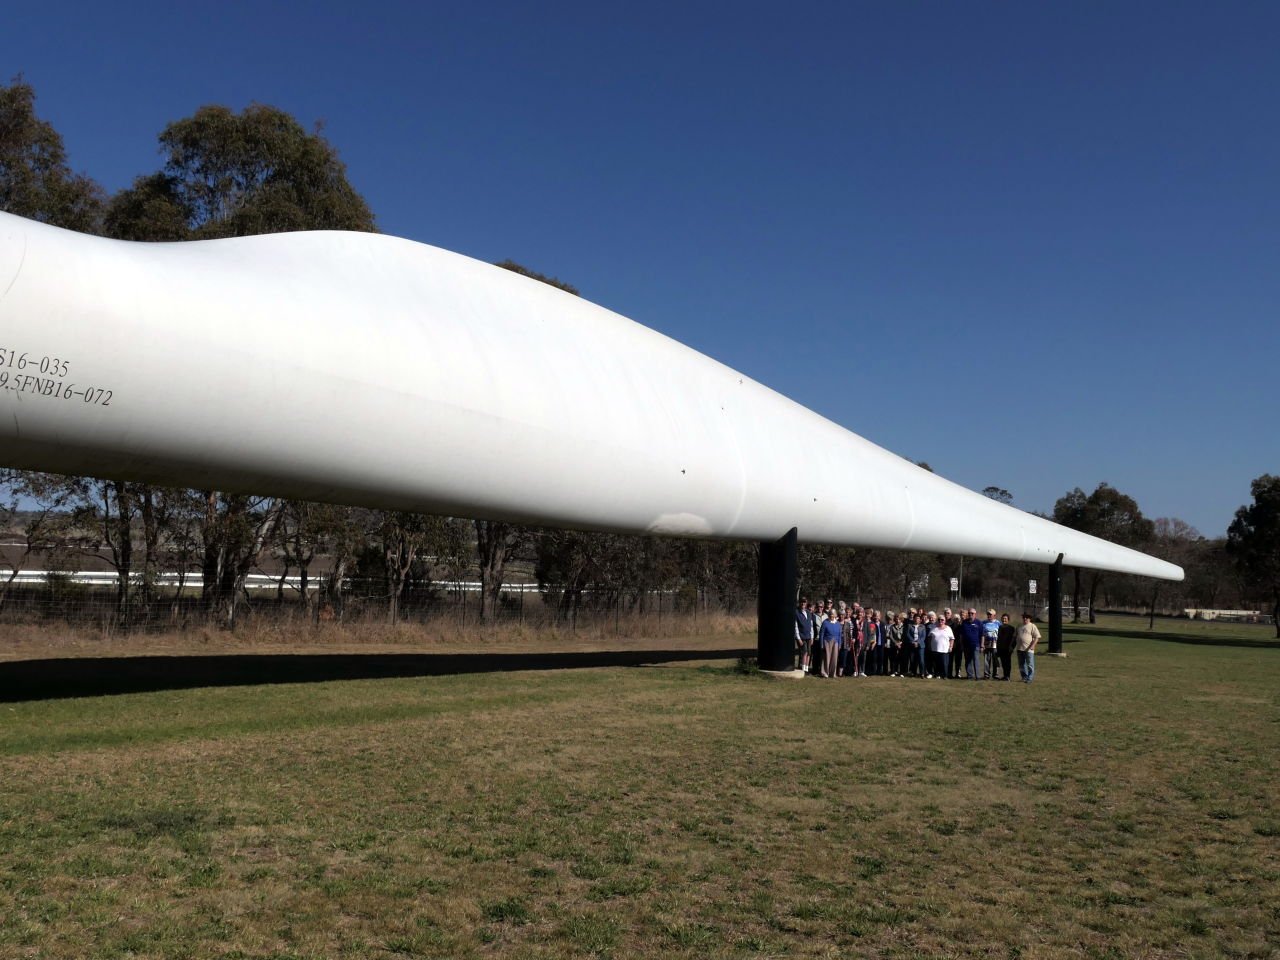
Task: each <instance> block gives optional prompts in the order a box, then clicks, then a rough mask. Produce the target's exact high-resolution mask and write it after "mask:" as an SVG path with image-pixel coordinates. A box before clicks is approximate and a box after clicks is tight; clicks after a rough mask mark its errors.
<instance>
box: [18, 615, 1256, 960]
mask: <svg viewBox="0 0 1280 960" xmlns="http://www.w3.org/2000/svg"><path fill="white" fill-rule="evenodd" d="M736 640H737V638H729V640H728V642H736ZM721 641H722V642H724V641H725V638H721ZM1069 649H1070V652H1071V656H1070V657H1069V658H1068V659H1067V660H1065V661H1051V660H1047V659H1046V660H1042V662H1041V665H1040V676H1039V678H1038V680H1037V682H1036V683H1035V684H1033V685H1031V686H1030V687H1026V686H1023V685H1022V684H1017V683H1011V684H994V683H993V684H968V683H943V682H920V681H908V680H891V679H883V680H881V679H873V680H858V681H854V680H847V681H843V682H837V683H832V684H828V683H825V682H821V683H820V682H817V681H805V682H803V683H775V682H771V681H768V680H765V679H762V678H758V677H756V678H753V677H744V676H740V675H738V674H737V673H736V672H735V671H734V670H732V669H731V668H726V667H722V666H712V665H703V666H698V665H681V666H667V667H664V668H661V669H599V670H579V671H565V672H531V673H521V674H517V675H509V676H508V675H494V674H481V675H469V676H468V675H462V676H453V677H428V678H417V679H397V680H384V681H352V682H346V683H325V684H314V685H287V686H279V687H244V688H234V689H205V690H193V691H183V692H176V693H175V692H167V693H153V694H141V695H129V696H119V697H104V698H97V699H86V700H66V701H49V702H42V703H21V704H13V705H6V706H3V707H0V956H41V957H52V958H61V957H68V958H70V957H81V956H89V955H92V956H100V957H171V956H191V957H224V958H230V957H242V958H243V957H260V958H266V957H276V958H283V957H294V958H301V957H353V958H366V957H414V956H419V957H493V956H510V957H546V958H569V957H631V956H635V957H640V956H644V957H650V956H655V955H656V956H676V957H699V958H701V957H758V956H766V957H769V956H779V957H780V956H814V957H827V956H839V955H860V956H883V957H899V958H915V957H1001V958H1004V957H1014V956H1016V957H1024V958H1029V957H1062V956H1075V957H1097V958H1104V957H1135V956H1136V957H1170V958H1172V957H1198V956H1203V957H1211V956H1235V957H1258V958H1262V957H1272V956H1274V955H1275V950H1274V944H1275V943H1276V942H1280V909H1278V908H1277V907H1276V906H1275V905H1276V904H1277V903H1280V841H1278V840H1277V835H1278V834H1280V830H1278V829H1277V818H1276V815H1275V813H1274V798H1273V794H1274V786H1275V783H1276V782H1277V759H1276V758H1277V756H1280V753H1278V752H1277V747H1280V682H1278V681H1280V659H1277V656H1278V655H1277V654H1275V653H1274V652H1273V651H1270V650H1261V651H1260V650H1239V649H1232V648H1226V647H1217V648H1197V647H1191V646H1187V645H1182V644H1169V643H1155V642H1140V641H1131V640H1107V639H1104V638H1091V639H1089V640H1088V641H1086V642H1081V643H1076V644H1072V645H1071V647H1070V648H1069Z"/></svg>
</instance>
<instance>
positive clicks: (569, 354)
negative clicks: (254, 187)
mask: <svg viewBox="0 0 1280 960" xmlns="http://www.w3.org/2000/svg"><path fill="white" fill-rule="evenodd" d="M0 350H3V351H4V353H5V359H4V361H3V363H2V364H0V379H5V378H6V375H7V379H5V383H4V385H3V386H2V387H0V464H3V465H6V466H13V467H22V468H29V469H38V470H49V471H56V472H62V473H71V474H88V475H92V476H102V477H120V478H126V479H138V480H147V481H151V482H155V483H162V484H172V485H179V486H196V487H201V488H205V489H208V488H217V489H224V490H239V491H245V492H257V493H272V494H277V495H284V496H293V497H300V498H306V499H315V500H326V501H333V502H339V503H354V504H366V505H370V506H378V507H387V508H398V509H409V510H421V511H427V512H434V513H446V514H455V515H460V516H480V517H488V518H494V519H509V520H514V521H519V522H528V523H540V524H551V525H562V526H571V527H581V528H585V529H595V530H610V531H619V532H629V533H664V534H679V535H685V536H705V537H720V538H735V539H738V538H740V539H753V540H773V539H776V538H778V537H780V536H781V535H783V534H784V533H785V532H786V531H787V530H788V529H790V528H791V527H793V526H794V527H797V528H798V530H799V535H800V538H801V540H802V541H806V542H817V543H828V544H850V545H861V546H879V547H895V548H904V549H909V550H927V551H938V552H946V553H963V554H968V555H974V556H987V557H998V558H1004V559H1010V560H1027V561H1034V562H1037V563H1051V562H1053V561H1054V560H1055V559H1056V557H1057V556H1058V554H1059V553H1061V554H1062V555H1063V559H1064V562H1065V563H1067V564H1069V565H1077V566H1084V567H1093V568H1097V569H1102V570H1114V571H1120V572H1124V573H1136V574H1143V575H1146V576H1152V577H1160V578H1164V579H1173V580H1179V579H1181V578H1182V570H1181V569H1180V568H1179V567H1177V566H1174V565H1173V564H1170V563H1166V562H1164V561H1162V560H1158V559H1155V558H1153V557H1149V556H1147V555H1145V554H1142V553H1139V552H1137V551H1134V550H1130V549H1127V548H1125V547H1121V546H1118V545H1116V544H1112V543H1108V542H1106V541H1104V540H1100V539H1098V538H1096V537H1091V536H1088V535H1086V534H1082V533H1079V532H1076V531H1073V530H1069V529H1067V528H1065V527H1061V526H1059V525H1057V524H1054V523H1051V522H1049V521H1047V520H1042V519H1040V518H1038V517H1033V516H1031V515H1029V514H1026V513H1023V512H1022V511H1019V510H1015V509H1013V508H1011V507H1007V506H1004V505H1003V504H999V503H996V502H994V501H992V500H989V499H988V498H986V497H983V496H981V495H980V494H977V493H974V492H972V491H970V490H966V489H964V488H962V487H960V486H958V485H956V484H953V483H951V482H949V481H947V480H944V479H942V478H941V477H937V476H935V475H933V474H931V473H929V472H927V471H925V470H923V469H921V468H919V467H917V466H915V465H914V464H912V463H910V462H909V461H907V460H904V459H902V458H901V457H898V456H897V455H895V454H893V453H890V452H889V451H887V450H884V449H883V448H881V447H877V446H876V445H874V444H872V443H870V442H868V441H867V440H864V439H863V438H862V437H859V436H857V435H856V434H853V433H851V432H849V431H848V430H846V429H844V428H843V427H841V426H839V425H837V424H835V423H832V422H831V421H829V420H827V419H824V418H823V417H820V416H818V415H817V414H815V413H813V412H812V411H810V410H807V409H806V408H804V407H801V406H799V405H798V404H796V403H794V402H793V401H791V400H789V399H787V398H786V397H784V396H782V395H781V394H778V393H776V392H775V391H773V390H770V389H768V388H766V387H764V386H762V385H761V384H758V383H756V382H755V381H753V380H751V379H749V378H747V377H745V376H743V375H742V374H740V373H737V372H735V371H733V370H731V369H729V368H728V367H726V366H724V365H723V364H720V363H717V362H716V361H715V360H712V359H710V358H709V357H706V356H704V355H702V354H700V353H698V352H696V351H694V350H691V349H690V348H688V347H685V346H683V345H682V344H680V343H677V342H676V341H674V340H671V339H670V338H668V337H665V336H662V335H661V334H659V333H657V332H655V331H653V330H650V329H648V328H646V327H643V326H641V325H640V324H637V323H634V322H633V321H631V320H628V319H626V318H624V317H621V316H618V315H617V314H615V313H611V312H610V311H608V310H605V309H603V308H601V307H599V306H596V305H594V304H592V303H589V302H588V301H585V300H582V299H581V298H578V297H574V296H572V295H570V294H567V293H564V292H563V291H560V290H557V289H555V288H553V287H550V286H548V285H546V284H543V283H540V282H538V281H535V280H530V279H528V278H526V277H522V276H519V275H517V274H515V273H512V272H510V271H507V270H503V269H500V268H498V267H494V266H490V265H489V264H485V263H481V262H479V261H476V260H472V259H470V258H468V257H463V256H460V255H458V254H455V253H450V252H448V251H446V250H441V249H439V248H436V247H431V246H427V245H424V244H420V243H415V242H412V241H409V240H401V239H397V238H394V237H386V236H380V235H376V234H367V233H344V232H314V233H290V234H272V235H267V236H260V237H246V238H241V239H234V240H207V241H199V242H191V243H158V244H141V243H127V242H123V241H118V240H105V239H102V238H99V237H91V236H87V235H83V234H77V233H72V232H69V231H66V230H60V229H57V228H54V227H49V226H46V225H43V224H39V223H35V222H32V221H29V220H24V219H21V218H18V217H14V216H11V215H8V214H0ZM797 449H798V450H804V451H807V453H806V460H807V466H806V467H805V468H804V469H798V468H797V466H796V464H795V461H794V458H793V457H792V456H790V452H791V451H794V450H797Z"/></svg>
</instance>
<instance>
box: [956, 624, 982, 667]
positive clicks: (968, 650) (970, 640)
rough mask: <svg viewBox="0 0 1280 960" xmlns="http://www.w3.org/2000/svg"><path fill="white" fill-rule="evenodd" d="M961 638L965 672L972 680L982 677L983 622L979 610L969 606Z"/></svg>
mask: <svg viewBox="0 0 1280 960" xmlns="http://www.w3.org/2000/svg"><path fill="white" fill-rule="evenodd" d="M960 639H961V640H963V641H964V673H965V676H966V677H968V678H969V679H970V680H981V679H982V667H981V663H982V653H981V651H982V622H981V621H980V620H978V611H977V610H975V609H974V608H973V607H970V608H969V611H968V613H966V614H965V615H964V622H963V623H961V624H960Z"/></svg>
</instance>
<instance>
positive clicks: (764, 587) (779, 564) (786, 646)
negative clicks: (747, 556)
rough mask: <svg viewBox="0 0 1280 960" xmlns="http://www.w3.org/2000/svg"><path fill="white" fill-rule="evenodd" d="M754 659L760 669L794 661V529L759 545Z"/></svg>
mask: <svg viewBox="0 0 1280 960" xmlns="http://www.w3.org/2000/svg"><path fill="white" fill-rule="evenodd" d="M758 597H759V600H758V607H757V611H756V637H757V644H758V646H757V654H756V662H757V663H758V664H759V665H760V669H761V670H792V669H794V668H795V662H796V640H795V637H796V528H795V527H792V528H791V529H790V530H788V531H787V533H786V535H785V536H783V538H782V539H781V540H775V541H773V542H771V543H765V542H762V543H761V544H760V592H759V594H758Z"/></svg>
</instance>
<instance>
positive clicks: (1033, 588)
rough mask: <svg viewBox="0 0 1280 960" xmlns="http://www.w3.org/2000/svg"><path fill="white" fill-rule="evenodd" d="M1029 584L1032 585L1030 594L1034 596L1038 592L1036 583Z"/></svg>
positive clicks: (1032, 581) (1031, 581)
mask: <svg viewBox="0 0 1280 960" xmlns="http://www.w3.org/2000/svg"><path fill="white" fill-rule="evenodd" d="M1028 582H1029V583H1030V584H1031V588H1030V591H1029V592H1030V593H1031V594H1032V595H1033V596H1034V595H1035V592H1036V582H1035V581H1034V580H1030V581H1028Z"/></svg>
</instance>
